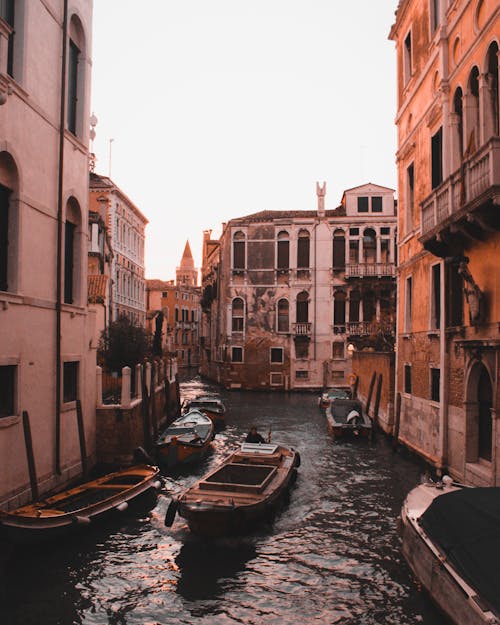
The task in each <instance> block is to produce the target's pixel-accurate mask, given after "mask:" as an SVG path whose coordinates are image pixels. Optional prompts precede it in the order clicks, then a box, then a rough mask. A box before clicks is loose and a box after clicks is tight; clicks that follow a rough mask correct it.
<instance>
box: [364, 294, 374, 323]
mask: <svg viewBox="0 0 500 625" xmlns="http://www.w3.org/2000/svg"><path fill="white" fill-rule="evenodd" d="M362 301H363V321H375V320H376V319H377V296H376V295H375V293H374V292H373V291H366V292H365V293H363V300H362Z"/></svg>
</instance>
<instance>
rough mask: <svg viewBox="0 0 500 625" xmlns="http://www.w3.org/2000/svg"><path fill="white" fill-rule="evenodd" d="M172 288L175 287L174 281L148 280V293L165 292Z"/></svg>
mask: <svg viewBox="0 0 500 625" xmlns="http://www.w3.org/2000/svg"><path fill="white" fill-rule="evenodd" d="M172 287H175V283H174V281H173V280H158V279H156V278H153V279H151V280H146V289H147V290H148V291H165V290H167V289H168V288H172Z"/></svg>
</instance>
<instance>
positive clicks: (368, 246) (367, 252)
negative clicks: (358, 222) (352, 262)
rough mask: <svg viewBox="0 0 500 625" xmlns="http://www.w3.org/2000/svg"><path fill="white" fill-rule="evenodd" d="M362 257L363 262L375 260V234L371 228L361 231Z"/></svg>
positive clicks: (373, 261)
mask: <svg viewBox="0 0 500 625" xmlns="http://www.w3.org/2000/svg"><path fill="white" fill-rule="evenodd" d="M363 258H364V260H365V263H375V262H376V260H377V243H376V235H375V230H373V229H372V228H366V229H365V231H364V232H363Z"/></svg>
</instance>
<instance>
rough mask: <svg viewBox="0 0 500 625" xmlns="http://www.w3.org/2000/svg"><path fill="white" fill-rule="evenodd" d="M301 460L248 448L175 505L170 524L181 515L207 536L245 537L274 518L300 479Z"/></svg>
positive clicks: (268, 447) (263, 447)
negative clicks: (247, 532)
mask: <svg viewBox="0 0 500 625" xmlns="http://www.w3.org/2000/svg"><path fill="white" fill-rule="evenodd" d="M299 465H300V456H299V454H298V452H297V451H295V450H294V449H292V448H288V447H284V446H281V445H273V444H269V443H265V444H262V443H258V444H254V443H243V444H242V445H241V448H240V449H239V450H238V451H236V452H235V453H233V454H232V455H231V456H229V458H227V459H226V460H225V461H224V462H223V463H222V464H220V465H219V466H218V467H217V468H216V469H215V470H214V471H212V472H211V473H209V474H208V475H206V476H205V477H203V478H202V479H201V480H199V481H198V482H196V483H195V484H194V485H193V486H191V488H189V489H188V490H186V491H185V492H184V493H183V494H182V495H181V496H180V497H179V499H178V500H172V502H171V504H170V506H169V509H168V511H167V516H166V518H165V524H166V525H171V524H172V523H173V520H174V517H175V513H176V511H178V513H179V514H180V516H182V517H184V518H185V519H186V521H187V522H188V525H189V529H190V530H191V531H192V532H194V533H195V534H200V535H203V536H227V535H231V534H240V533H243V532H245V531H247V530H249V529H251V528H252V527H253V526H254V525H255V524H257V523H258V522H260V521H262V520H264V519H265V518H266V517H269V516H270V515H272V513H273V512H275V511H276V510H277V509H278V507H279V506H280V504H281V503H282V502H283V499H284V497H285V495H286V493H287V492H288V489H289V487H290V485H291V484H292V483H293V482H294V481H295V479H296V477H297V467H298V466H299Z"/></svg>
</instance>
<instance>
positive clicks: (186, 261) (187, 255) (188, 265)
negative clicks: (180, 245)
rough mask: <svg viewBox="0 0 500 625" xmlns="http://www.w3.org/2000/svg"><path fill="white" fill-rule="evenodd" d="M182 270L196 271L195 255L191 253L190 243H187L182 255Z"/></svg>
mask: <svg viewBox="0 0 500 625" xmlns="http://www.w3.org/2000/svg"><path fill="white" fill-rule="evenodd" d="M181 269H194V260H193V254H192V253H191V247H190V245H189V241H186V246H185V247H184V253H183V254H182V259H181Z"/></svg>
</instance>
